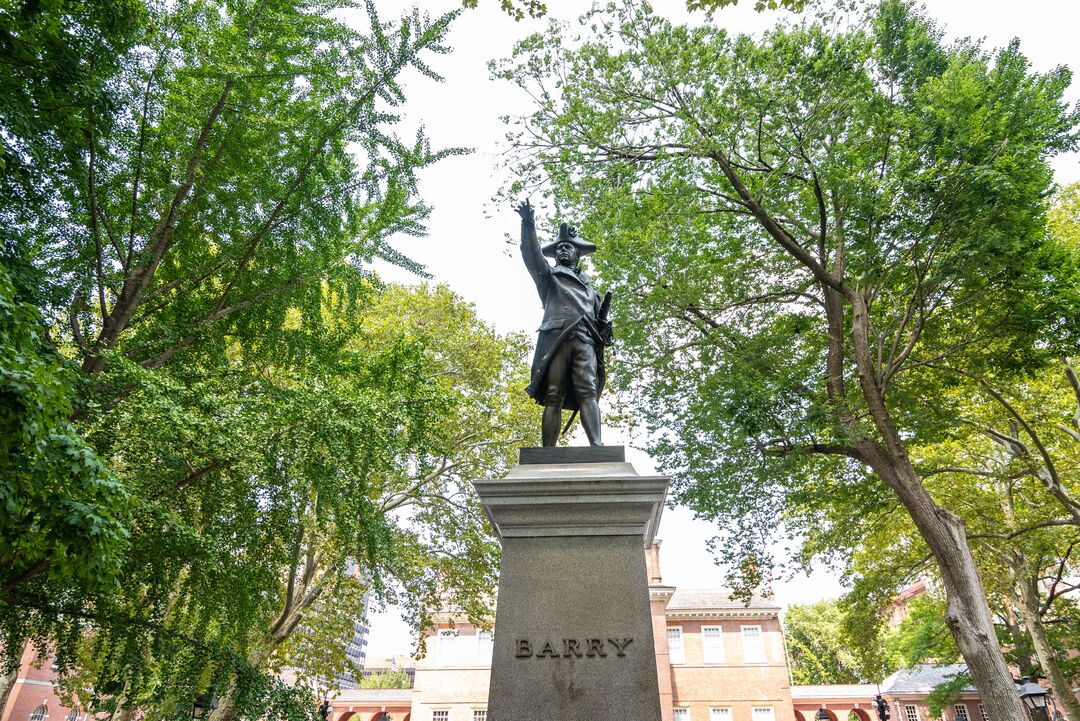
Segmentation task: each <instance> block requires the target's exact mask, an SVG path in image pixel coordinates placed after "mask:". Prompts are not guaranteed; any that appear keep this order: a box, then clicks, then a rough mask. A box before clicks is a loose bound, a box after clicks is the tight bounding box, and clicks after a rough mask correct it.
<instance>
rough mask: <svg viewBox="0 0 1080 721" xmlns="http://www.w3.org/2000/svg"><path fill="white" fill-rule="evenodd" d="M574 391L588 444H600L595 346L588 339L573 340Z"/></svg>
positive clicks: (598, 382)
mask: <svg viewBox="0 0 1080 721" xmlns="http://www.w3.org/2000/svg"><path fill="white" fill-rule="evenodd" d="M573 368H574V373H573V376H572V379H573V382H574V393H575V394H576V395H577V397H578V403H579V404H580V406H581V411H580V412H581V427H582V428H584V429H585V437H586V438H588V439H589V445H592V446H602V445H604V444H603V443H602V442H601V441H600V404H599V403H598V402H597V388H598V387H599V385H600V380H599V376H598V374H597V364H596V346H594V345H593V344H592V343H590V342H588V341H584V340H581V339H576V340H575V341H574V363H573Z"/></svg>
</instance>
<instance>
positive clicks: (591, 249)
mask: <svg viewBox="0 0 1080 721" xmlns="http://www.w3.org/2000/svg"><path fill="white" fill-rule="evenodd" d="M563 242H568V243H573V244H574V245H576V246H577V249H578V253H580V254H581V255H582V256H586V255H588V254H589V253H595V252H596V246H595V245H594V244H593V243H590V242H589V241H587V240H582V239H581V238H580V237H579V236H578V234H577V228H575V227H574V226H572V225H569V224H567V223H563V224H562V225H560V226H559V235H558V236H557V237H556V238H555V240H553V241H551V242H550V243H548V244H546V245H544V246H543V247H542V248H540V252H541V253H543V254H544V255H546V256H547V257H549V258H554V257H555V248H556V247H557V246H558V245H559V243H563Z"/></svg>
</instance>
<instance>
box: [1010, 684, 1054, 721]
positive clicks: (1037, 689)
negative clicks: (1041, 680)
mask: <svg viewBox="0 0 1080 721" xmlns="http://www.w3.org/2000/svg"><path fill="white" fill-rule="evenodd" d="M1016 691H1017V693H1019V694H1020V700H1021V701H1023V702H1024V706H1026V707H1027V710H1028V713H1030V714H1031V718H1033V719H1034V720H1035V721H1047V720H1048V718H1049V717H1048V716H1047V713H1046V702H1047V697H1048V696H1049V695H1050V692H1049V691H1047V690H1046V689H1045V688H1043V687H1042V686H1040V685H1039V684H1037V683H1035V682H1033V681H1032V680H1031V679H1030V678H1028V677H1027V676H1024V677H1023V678H1022V679H1020V687H1019V688H1017V689H1016Z"/></svg>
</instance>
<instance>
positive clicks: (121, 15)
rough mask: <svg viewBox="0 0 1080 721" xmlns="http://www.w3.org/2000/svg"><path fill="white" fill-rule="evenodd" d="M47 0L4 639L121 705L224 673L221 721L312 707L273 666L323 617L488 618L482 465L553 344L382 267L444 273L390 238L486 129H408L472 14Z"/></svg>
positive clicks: (415, 220)
mask: <svg viewBox="0 0 1080 721" xmlns="http://www.w3.org/2000/svg"><path fill="white" fill-rule="evenodd" d="M46 5H48V7H45V6H42V5H41V4H40V3H37V4H25V7H21V10H20V12H21V15H20V14H19V13H16V14H15V16H13V17H15V18H16V19H17V20H18V22H19V23H21V25H19V26H18V27H17V28H15V27H12V28H10V30H11V32H8V30H9V28H5V31H4V34H2V35H0V42H3V43H7V45H6V46H5V48H6V49H11V50H12V51H13V55H12V57H14V58H16V59H17V60H18V62H16V63H13V64H10V65H7V64H6V65H5V66H4V69H3V70H2V71H0V72H2V73H3V77H0V84H2V86H3V87H4V88H9V89H12V90H13V91H18V92H13V93H12V94H10V95H8V96H5V100H4V102H3V104H2V106H0V120H2V122H3V127H2V132H0V135H2V136H3V142H4V147H3V152H4V168H3V171H2V172H3V176H2V181H3V183H4V189H5V192H4V194H3V197H2V199H0V219H2V221H3V222H2V223H0V225H2V227H3V232H4V233H5V235H4V246H3V248H4V266H3V269H2V272H0V324H2V328H3V336H2V338H0V360H2V366H0V396H2V398H3V400H4V401H5V402H4V404H3V410H2V411H0V423H2V428H0V430H2V431H3V438H2V439H0V442H2V443H3V444H4V447H3V450H4V452H5V453H4V458H3V459H2V460H0V463H2V464H3V466H2V470H3V471H4V484H3V487H2V488H0V493H2V494H3V501H4V503H3V510H2V511H0V512H2V513H4V514H5V515H4V518H3V520H4V524H3V526H4V527H3V532H2V534H0V554H2V558H3V560H4V578H3V583H4V589H3V595H2V596H0V630H2V632H3V634H4V635H3V640H2V644H3V647H4V650H5V654H6V658H5V661H11V660H13V659H17V658H18V655H19V654H20V653H21V649H22V648H23V645H24V643H25V642H27V641H28V640H32V641H34V642H36V643H38V644H39V645H40V646H42V647H43V648H44V647H46V646H47V647H49V649H50V650H53V651H55V653H56V655H57V668H58V670H59V672H60V675H61V677H62V679H63V682H64V684H65V686H66V688H67V689H68V692H69V693H71V694H73V695H76V696H78V697H79V698H80V706H81V707H83V708H88V709H93V710H94V711H95V712H98V711H107V712H109V713H111V714H114V715H115V717H116V718H118V719H129V718H133V717H134V716H135V715H136V714H137V713H139V712H140V711H141V712H143V713H149V712H150V710H152V712H153V713H154V714H155V715H157V716H158V717H171V716H176V715H184V714H186V713H188V712H189V709H190V698H192V697H193V696H194V695H195V694H196V693H201V692H205V691H206V689H207V688H208V687H210V686H213V687H214V688H215V689H216V690H217V693H218V695H219V696H220V697H221V698H222V704H221V707H220V708H219V709H218V712H217V714H218V718H221V719H226V718H231V717H232V716H235V715H239V716H242V717H245V718H247V717H254V716H260V715H261V714H262V713H263V712H264V711H265V710H266V709H267V708H271V709H275V713H278V714H279V715H284V716H290V717H291V718H296V717H297V714H300V715H301V716H304V715H310V714H311V713H313V711H312V709H313V706H312V705H310V704H308V697H307V696H306V692H303V691H297V690H296V689H291V688H288V687H286V686H284V685H283V684H281V683H280V682H278V681H275V680H274V679H273V677H272V676H271V675H269V674H268V672H269V671H271V670H273V669H274V668H277V667H280V666H281V665H282V664H285V663H298V662H305V663H307V662H311V661H312V657H311V654H310V653H307V652H306V650H305V649H307V650H308V651H309V650H310V648H311V646H310V643H308V644H307V645H305V639H306V640H307V641H308V642H310V640H311V639H313V638H319V637H320V636H321V637H323V638H326V637H327V636H326V635H327V634H328V633H340V632H341V627H340V626H339V627H338V628H337V629H333V630H330V629H328V628H327V627H326V626H325V624H324V625H321V626H320V623H319V621H320V620H325V619H320V618H318V617H317V614H314V613H313V611H314V610H315V609H316V608H321V609H325V610H326V612H327V616H328V617H334V618H341V617H342V616H343V615H346V614H348V613H349V612H350V610H351V611H352V612H354V613H355V612H358V609H357V608H356V606H355V603H356V602H357V601H358V600H359V598H361V597H362V596H363V594H365V593H370V594H372V595H373V597H375V598H377V599H381V600H382V601H396V602H398V603H400V604H401V605H402V606H403V607H404V608H405V609H406V613H407V614H408V616H409V620H410V621H411V622H412V623H413V624H414V626H422V625H424V624H425V623H428V622H429V618H430V616H429V614H430V613H431V611H432V610H433V608H434V607H436V606H437V603H438V602H440V601H441V600H442V599H443V598H444V596H449V597H450V598H452V599H453V600H454V601H455V602H456V603H457V604H458V605H459V606H460V607H462V608H465V609H466V610H467V611H468V612H469V613H470V614H473V615H474V616H476V617H477V618H479V617H481V616H484V615H486V613H487V612H488V609H487V604H488V602H489V593H490V589H491V587H492V585H493V574H494V572H495V568H496V562H495V559H496V556H495V553H496V545H495V543H494V540H493V539H492V538H491V536H490V534H489V533H488V532H487V530H486V527H485V523H486V522H485V520H484V518H483V515H482V514H481V513H479V512H478V509H477V507H476V504H475V500H474V497H473V496H472V495H471V489H470V487H469V486H468V485H467V484H465V483H464V481H463V479H464V478H471V477H477V476H480V475H484V474H496V473H499V472H501V471H502V470H503V469H504V468H505V466H506V463H507V462H508V459H509V458H510V457H511V456H512V450H511V449H512V448H516V446H518V445H530V444H533V443H534V441H528V440H527V439H526V437H527V435H528V433H529V431H528V430H527V429H526V427H525V426H524V425H523V424H522V423H521V419H522V418H523V417H524V416H523V415H522V414H523V409H524V408H526V407H527V406H526V405H525V403H524V401H520V399H518V397H517V396H518V394H517V393H516V392H515V391H516V387H515V385H514V384H517V383H520V384H521V385H524V382H523V381H522V380H521V378H522V374H524V373H525V372H526V371H525V370H524V367H523V365H522V363H523V358H524V353H525V347H524V341H523V339H521V338H518V337H516V336H510V337H506V336H501V335H499V334H497V333H495V332H494V331H493V330H491V329H490V328H489V327H487V326H486V325H484V324H483V323H482V322H480V321H479V320H478V319H477V318H476V316H475V313H474V311H473V309H472V308H471V306H469V305H468V304H466V303H465V302H463V301H462V300H461V299H460V298H457V297H456V296H454V295H453V294H452V293H451V292H450V291H449V290H447V289H445V288H427V287H423V288H419V289H413V290H409V289H405V288H400V287H396V286H386V285H385V284H383V283H382V282H381V281H380V280H379V279H378V278H377V277H376V276H375V275H374V274H373V273H372V271H371V264H372V262H373V261H374V260H376V259H382V260H386V261H389V262H391V263H394V264H397V265H400V266H403V267H405V268H407V269H409V270H411V271H413V272H414V273H416V274H419V275H423V274H424V271H423V269H422V268H420V267H419V266H418V265H416V264H415V263H413V262H412V261H411V260H410V259H409V258H407V257H406V256H404V255H402V254H401V253H400V252H398V251H397V250H396V249H395V248H394V246H393V245H392V242H391V241H392V239H393V238H400V237H402V236H408V235H414V236H416V235H421V234H423V233H424V232H425V228H424V221H425V219H426V217H427V214H428V212H429V209H428V205H427V204H426V203H424V202H423V201H422V200H421V199H420V198H419V196H418V192H417V183H416V178H417V173H418V171H419V170H420V169H422V168H424V167H426V166H428V165H430V164H432V163H435V162H438V161H439V160H440V159H442V158H445V157H447V156H448V155H452V154H455V153H460V152H464V151H462V150H460V149H454V148H450V149H444V150H436V149H432V148H431V147H430V145H429V143H428V142H427V140H426V138H425V136H424V134H423V132H422V131H421V132H419V133H416V134H413V135H411V137H402V134H401V131H400V124H401V120H402V113H403V109H404V107H405V105H406V101H407V92H406V88H405V87H404V85H403V84H402V76H403V75H405V74H406V73H415V75H412V76H411V77H414V78H415V80H414V82H420V83H423V82H430V81H437V80H438V79H439V78H438V74H437V73H436V71H435V69H434V68H433V67H432V65H429V63H430V62H432V59H433V58H437V57H438V56H439V55H440V54H442V53H445V52H447V51H448V48H447V47H446V46H445V45H444V44H443V43H444V40H445V37H446V33H447V31H448V28H449V27H450V24H451V23H452V21H453V19H454V17H455V15H456V14H455V13H451V14H448V15H446V16H442V17H436V18H431V17H428V16H427V15H425V14H423V13H421V12H420V11H413V12H411V13H407V14H405V15H403V16H402V17H400V18H398V19H396V20H393V21H387V20H385V19H383V18H381V17H379V16H378V15H377V13H376V12H375V8H374V5H373V4H372V3H367V4H366V14H365V13H364V7H365V6H364V5H361V6H360V7H357V4H356V3H352V2H347V1H345V2H331V3H325V2H307V0H265V1H263V0H260V1H259V2H242V3H220V2H213V1H204V0H192V1H191V2H181V3H165V4H153V3H148V4H145V5H144V4H140V3H126V4H125V3H113V4H110V3H89V4H86V3H63V2H57V3H47V4H46ZM39 10H40V12H39ZM99 10H101V11H102V12H98V11H99ZM357 10H359V11H360V13H359V15H358V14H357V13H356V12H355V11H357ZM346 19H348V22H346ZM35 38H36V40H35ZM38 41H40V42H38ZM65 53H67V54H65ZM72 53H74V55H72ZM65 73H66V75H65ZM21 85H25V87H21ZM8 401H10V403H9V402H8ZM496 430H497V431H498V433H497V435H496V434H495V431H496ZM317 604H321V605H318V606H317ZM319 663H322V666H321V667H315V668H313V670H312V672H313V673H315V672H319V671H322V670H325V671H327V672H328V673H333V672H335V671H337V670H340V669H341V667H342V663H343V661H342V659H341V658H337V657H331V658H327V659H321V660H319ZM310 665H312V666H313V667H314V666H317V664H315V663H312V664H310ZM309 706H311V708H308V707H309Z"/></svg>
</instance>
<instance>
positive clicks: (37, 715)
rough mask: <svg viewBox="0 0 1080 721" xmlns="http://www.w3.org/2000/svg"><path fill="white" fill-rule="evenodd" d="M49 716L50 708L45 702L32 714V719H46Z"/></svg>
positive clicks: (41, 720)
mask: <svg viewBox="0 0 1080 721" xmlns="http://www.w3.org/2000/svg"><path fill="white" fill-rule="evenodd" d="M47 718H49V709H48V708H47V707H46V706H45V704H41V705H40V706H38V707H37V708H36V709H34V713H32V714H30V721H45V719H47Z"/></svg>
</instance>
